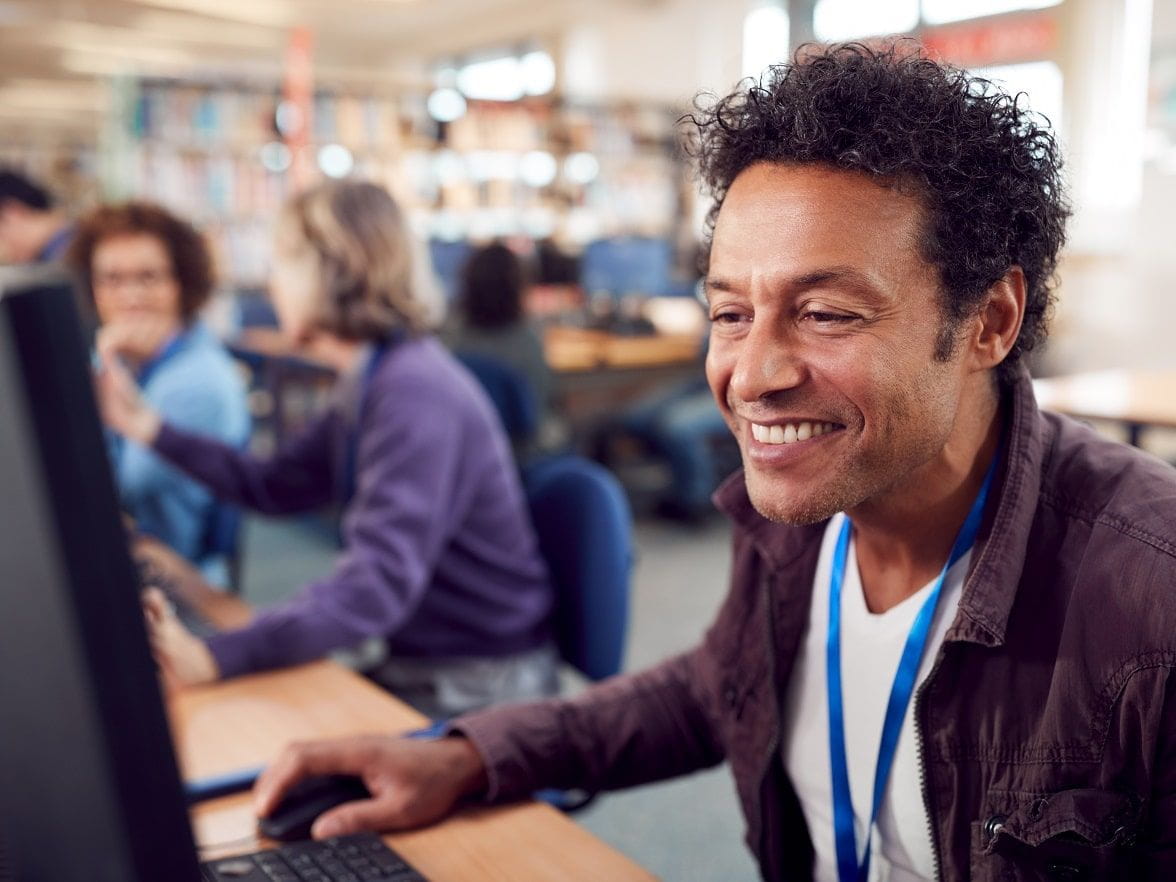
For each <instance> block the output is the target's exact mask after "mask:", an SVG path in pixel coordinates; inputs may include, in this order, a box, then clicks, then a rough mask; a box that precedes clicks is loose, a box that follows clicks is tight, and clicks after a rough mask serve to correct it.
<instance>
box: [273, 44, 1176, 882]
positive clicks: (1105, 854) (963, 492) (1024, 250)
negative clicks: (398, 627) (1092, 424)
mask: <svg viewBox="0 0 1176 882" xmlns="http://www.w3.org/2000/svg"><path fill="white" fill-rule="evenodd" d="M690 119H691V120H692V121H693V122H694V123H695V124H696V125H697V126H698V141H697V142H696V144H697V148H698V149H697V151H696V155H697V156H699V157H700V160H701V166H702V178H703V180H704V182H705V183H706V185H707V189H708V191H709V192H710V194H712V195H713V196H714V197H715V200H716V201H715V206H714V210H713V212H712V215H711V222H712V227H711V261H710V264H709V268H708V275H707V280H706V294H707V301H708V307H709V315H710V318H711V322H712V329H711V345H710V352H709V355H708V357H707V377H708V380H709V381H710V385H711V390H712V392H713V394H714V397H715V400H716V402H717V404H718V406H719V408H720V409H721V410H722V412H723V414H724V416H725V417H726V418H727V420H728V423H729V425H730V426H731V429H732V431H733V433H734V434H735V435H736V438H737V440H738V442H739V446H740V451H741V454H742V457H743V464H744V471H743V473H742V474H737V475H735V476H733V478H732V479H731V480H730V481H728V482H727V483H726V484H724V486H723V487H721V488H720V489H719V491H718V495H717V500H718V502H719V504H720V507H721V508H722V509H723V510H724V511H725V512H726V513H727V515H728V516H729V517H730V518H731V520H732V521H733V522H734V533H733V552H734V553H733V560H732V568H731V580H730V590H729V593H728V595H727V597H726V599H725V600H724V602H723V605H722V608H721V609H720V611H719V613H718V616H717V618H716V620H715V623H714V625H713V626H712V627H711V628H710V630H709V631H708V633H707V634H706V636H705V638H704V639H703V641H702V642H701V643H700V645H699V646H698V647H696V648H695V649H693V650H691V651H689V652H686V653H684V654H682V655H679V656H677V657H675V658H672V659H669V660H667V661H665V662H663V663H661V664H660V665H658V666H656V667H654V668H652V669H650V670H647V671H643V672H640V673H634V674H627V675H624V676H621V677H617V678H615V679H613V680H610V681H606V682H604V683H602V684H599V685H597V686H594V687H592V688H591V689H589V690H588V691H586V692H584V693H582V694H581V695H578V696H576V697H574V698H572V699H570V700H565V701H549V702H542V703H538V704H527V705H522V706H515V707H508V708H494V709H490V710H487V711H483V712H480V713H478V714H473V715H470V716H468V717H464V718H461V719H459V720H456V721H454V723H453V724H452V726H451V727H450V737H443V738H438V739H435V740H433V741H428V742H424V741H417V740H411V739H405V738H383V739H380V738H378V737H368V738H360V739H350V740H342V741H334V742H319V743H314V744H308V745H303V746H300V747H296V748H292V749H290V750H288V751H287V752H286V753H284V754H283V755H282V756H281V757H280V758H279V759H278V760H277V761H276V762H275V763H274V764H273V766H272V767H271V768H270V769H269V770H268V771H267V772H266V773H265V774H264V775H263V777H262V778H261V779H260V780H259V782H258V785H257V793H256V797H255V798H256V808H257V809H258V811H259V813H261V814H265V813H267V812H268V810H269V809H270V808H272V807H273V805H274V804H275V801H276V799H277V798H278V797H279V796H280V795H281V794H282V793H283V792H284V791H286V790H287V789H288V788H289V786H290V785H291V784H292V783H293V782H294V781H296V780H298V779H300V778H302V777H304V776H306V775H311V774H313V775H323V774H331V773H335V774H350V775H360V776H362V777H363V779H364V780H365V782H367V784H368V787H369V790H370V791H371V792H372V793H373V796H374V798H373V799H370V800H362V801H354V802H351V803H349V804H346V805H342V806H339V807H338V808H336V809H334V810H332V811H331V813H330V814H327V815H323V816H321V817H320V818H319V819H318V821H316V826H315V827H314V829H313V833H314V835H316V836H332V835H341V834H344V833H347V832H350V831H353V830H358V829H379V830H384V829H392V828H405V827H414V826H420V825H422V824H425V823H428V822H431V821H433V820H436V819H438V818H440V817H442V816H444V815H445V814H447V813H448V812H449V811H451V810H452V809H453V808H454V807H455V805H457V804H458V803H459V802H460V801H462V800H475V801H477V800H481V801H484V802H485V801H491V802H493V801H506V800H510V799H522V798H526V797H528V796H529V795H530V794H531V793H533V792H534V791H535V790H537V789H539V788H544V787H563V788H568V787H575V788H583V789H585V790H588V791H590V792H594V791H599V790H608V789H615V788H620V787H627V786H635V785H639V784H645V783H648V782H652V781H658V780H664V779H667V778H670V777H673V776H676V775H685V774H688V773H691V772H694V771H697V770H699V769H702V768H705V767H710V766H715V765H717V764H719V763H720V762H723V761H726V762H727V764H728V765H729V768H730V771H731V774H732V776H733V778H734V781H735V785H736V790H737V792H738V796H739V801H740V805H741V808H742V810H743V813H744V817H745V819H746V841H747V844H748V846H749V847H750V848H751V849H752V851H753V852H754V854H755V857H756V859H757V860H758V862H759V868H760V873H761V875H762V878H764V879H765V880H786V879H787V880H800V879H816V880H820V882H833V880H837V879H840V880H842V882H849V880H853V882H858V880H864V879H875V880H876V879H885V880H892V882H897V880H903V882H915V880H945V882H959V880H967V879H971V880H974V882H995V880H1014V879H1015V880H1030V879H1032V880H1045V879H1083V880H1088V882H1094V880H1108V882H1109V880H1133V882H1134V880H1140V882H1142V880H1155V882H1159V880H1171V879H1174V878H1176V543H1174V542H1173V525H1174V524H1176V472H1173V470H1172V469H1171V467H1170V466H1168V465H1167V464H1166V463H1163V462H1161V461H1159V460H1157V459H1155V458H1153V457H1150V456H1147V455H1146V454H1143V453H1141V452H1139V451H1138V450H1135V449H1133V448H1129V447H1126V446H1123V445H1120V444H1115V443H1113V442H1110V441H1108V440H1106V439H1103V438H1101V437H1099V436H1098V435H1096V434H1095V433H1094V432H1093V431H1091V430H1090V429H1089V428H1087V427H1085V426H1082V425H1080V424H1079V423H1077V422H1075V421H1074V420H1071V419H1068V418H1066V417H1062V416H1059V415H1057V414H1052V413H1046V412H1042V411H1039V410H1038V408H1037V404H1036V402H1035V400H1034V396H1033V387H1032V383H1031V382H1030V379H1029V376H1028V372H1027V371H1026V369H1025V365H1024V363H1023V357H1024V355H1025V354H1026V353H1028V352H1029V351H1030V350H1032V349H1033V348H1034V346H1035V345H1036V344H1037V343H1039V342H1040V341H1041V340H1042V339H1043V338H1044V337H1045V333H1046V316H1047V314H1048V309H1047V307H1048V305H1049V303H1050V301H1051V299H1052V277H1053V271H1054V268H1055V266H1056V261H1057V257H1058V252H1059V250H1060V248H1061V245H1062V242H1063V240H1064V237H1065V222H1066V218H1067V216H1068V214H1069V211H1068V206H1067V203H1066V199H1065V195H1064V189H1063V186H1062V177H1061V174H1060V164H1061V157H1060V151H1059V149H1058V146H1057V144H1056V142H1055V141H1054V139H1053V136H1052V134H1051V133H1050V131H1049V129H1048V126H1047V125H1046V124H1045V122H1044V121H1043V119H1042V118H1041V117H1038V116H1035V115H1034V114H1033V113H1032V112H1031V111H1030V110H1029V109H1028V108H1027V107H1026V105H1025V103H1024V102H1023V101H1019V100H1018V99H1017V98H1016V97H1014V96H1010V95H1007V94H1004V93H1002V92H1000V91H999V90H998V89H997V88H996V87H994V86H993V84H992V83H989V82H986V81H983V80H978V79H976V78H974V77H973V76H971V75H969V74H967V73H966V72H964V71H960V70H958V69H955V68H950V67H947V66H944V65H941V64H939V63H937V62H936V61H934V60H933V59H931V58H929V57H927V56H926V55H924V54H923V53H922V52H921V51H920V50H919V49H918V48H917V47H916V45H915V44H913V43H911V42H907V41H903V42H899V43H897V44H896V45H890V46H887V45H882V46H875V45H872V44H871V45H866V44H861V43H850V44H844V45H833V46H828V47H826V46H813V45H808V46H804V47H802V48H801V49H800V51H799V52H798V53H797V55H796V56H795V59H794V61H793V62H792V63H790V64H781V65H775V66H773V67H771V68H770V69H769V70H768V71H767V72H766V73H765V74H764V77H763V79H762V80H760V81H758V82H756V81H753V82H751V83H750V84H748V83H747V81H745V83H744V85H742V86H741V87H740V88H739V89H738V90H737V91H736V92H734V93H733V94H731V95H728V96H727V97H726V98H723V99H719V100H718V101H717V102H715V103H714V104H711V105H708V106H706V107H704V108H703V109H700V110H696V111H695V114H694V115H693V116H692V117H690ZM814 427H817V429H818V430H817V431H814Z"/></svg>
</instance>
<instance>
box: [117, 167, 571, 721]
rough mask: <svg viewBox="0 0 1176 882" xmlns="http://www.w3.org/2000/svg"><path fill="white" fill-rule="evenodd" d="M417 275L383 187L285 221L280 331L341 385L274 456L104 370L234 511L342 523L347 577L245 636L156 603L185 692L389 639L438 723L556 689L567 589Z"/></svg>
mask: <svg viewBox="0 0 1176 882" xmlns="http://www.w3.org/2000/svg"><path fill="white" fill-rule="evenodd" d="M413 264H414V255H413V249H412V247H411V245H410V235H409V232H408V229H407V224H406V222H405V218H404V216H403V214H402V213H401V211H400V209H399V207H398V206H397V204H396V203H395V202H394V201H393V199H392V198H391V197H390V196H389V195H388V193H387V192H386V191H385V190H383V189H381V188H380V187H377V186H375V185H373V184H367V183H359V182H327V183H323V184H320V185H318V186H316V187H314V188H312V189H310V190H307V191H306V192H304V193H302V194H300V195H298V196H296V197H295V198H294V199H293V200H292V201H291V202H290V203H289V204H288V205H287V206H286V208H285V209H284V211H283V213H282V216H281V218H280V220H279V223H278V229H277V234H276V242H275V250H274V261H273V272H272V278H271V295H272V297H273V302H274V306H275V309H276V312H277V315H278V320H279V323H280V324H281V327H282V330H283V331H284V332H285V333H286V334H287V335H288V336H289V338H290V339H291V340H292V341H293V343H294V344H295V345H296V346H297V347H298V348H300V349H301V350H302V351H304V352H306V353H307V354H308V355H311V356H313V357H315V358H317V359H319V360H322V361H326V362H328V363H330V364H332V365H334V366H335V367H336V368H337V369H338V373H339V377H340V379H339V381H338V386H337V388H336V390H335V394H334V395H333V397H332V400H331V403H330V405H329V406H328V407H327V409H326V410H325V411H324V412H323V413H322V414H321V415H319V416H318V418H317V419H315V420H314V421H313V422H312V423H311V424H310V425H309V426H308V427H307V428H306V429H305V431H303V432H302V433H301V434H300V435H298V436H296V437H294V438H292V439H290V440H289V441H288V442H287V443H285V444H284V445H283V446H282V447H281V448H280V449H279V450H278V451H277V452H276V454H275V455H274V456H273V457H271V458H269V459H258V458H255V457H253V456H250V455H248V454H243V453H241V452H238V451H236V450H234V449H233V448H231V447H229V446H227V445H225V444H221V443H218V442H216V441H214V440H211V439H209V438H205V437H200V436H197V435H194V434H191V433H188V432H184V431H182V430H181V429H179V428H177V427H175V426H173V425H170V424H169V423H168V422H166V421H164V420H162V419H161V418H160V417H159V416H158V415H157V414H156V413H155V411H154V410H153V409H152V408H151V407H150V406H149V405H148V404H147V403H146V402H145V401H144V399H143V398H142V397H141V396H140V395H139V393H138V390H137V389H136V388H135V386H134V382H133V380H132V379H131V378H130V376H129V375H127V373H126V372H125V370H123V369H121V367H120V365H119V364H118V362H117V361H116V360H114V359H109V358H104V360H103V366H102V371H101V373H100V377H99V389H100V397H101V403H102V409H103V414H104V418H105V419H106V421H107V423H108V424H109V425H110V426H111V428H113V429H114V430H115V431H117V432H119V433H121V434H122V435H124V436H125V437H127V438H130V439H132V440H134V441H137V442H139V443H141V444H144V445H147V446H149V447H151V448H152V449H153V450H154V451H155V452H156V453H158V454H160V455H161V456H163V457H164V458H166V459H167V460H169V461H170V462H172V463H174V464H175V465H176V466H178V467H179V468H181V469H183V470H184V471H185V472H187V473H188V474H190V475H192V476H193V477H195V478H197V479H199V480H200V481H203V482H204V483H205V484H206V485H208V486H209V487H210V488H211V489H212V491H213V492H214V493H216V494H217V495H218V496H220V497H221V498H223V499H226V500H229V501H232V502H235V503H237V504H240V505H243V506H247V507H249V508H253V509H255V510H257V511H260V512H263V513H265V514H270V515H280V514H292V513H295V512H302V511H307V510H310V509H315V508H319V507H321V506H324V505H327V504H329V503H332V502H335V503H340V504H341V505H342V507H343V517H342V533H343V546H344V547H343V551H342V552H341V554H340V555H339V557H338V559H337V561H336V563H335V566H334V568H333V570H332V571H331V572H330V574H329V575H327V576H326V577H325V578H323V579H320V580H317V581H313V582H311V583H310V584H308V585H306V586H304V587H303V589H302V590H301V591H300V592H299V593H298V594H297V595H296V596H295V597H294V598H293V599H291V600H289V601H287V602H286V603H283V604H281V605H279V606H276V607H274V608H272V609H268V610H264V611H262V612H260V613H259V614H258V615H257V616H256V617H255V618H254V620H253V621H252V622H251V623H250V624H249V625H247V626H246V627H244V628H241V629H238V630H234V631H228V632H223V633H220V634H216V635H213V636H212V637H210V638H208V639H207V640H201V639H198V638H197V637H195V636H194V635H192V634H191V633H189V632H187V631H186V630H185V629H184V628H183V626H182V625H181V624H180V623H179V622H178V621H177V620H176V619H175V618H174V617H173V616H170V615H169V614H168V613H167V610H166V609H165V608H163V607H162V605H157V606H156V607H155V608H152V607H151V606H149V609H148V613H149V615H148V619H149V622H150V624H151V627H152V629H153V637H154V642H155V646H156V651H157V654H158V656H159V659H160V662H161V664H162V665H163V667H164V669H165V671H167V672H168V673H169V674H170V675H171V676H172V678H173V679H175V680H177V681H179V682H180V683H184V684H196V683H203V682H209V681H211V680H216V679H219V678H226V677H232V676H236V675H238V674H244V673H248V672H252V671H258V670H263V669H268V668H277V667H282V666H286V665H293V664H297V663H300V662H304V661H308V660H310V659H314V658H318V657H321V656H323V655H324V654H326V653H328V652H330V651H332V650H335V649H341V648H346V647H350V646H353V645H355V644H357V643H359V642H361V641H363V640H365V639H367V638H371V637H379V638H383V639H385V640H386V642H387V646H388V659H387V660H386V661H385V662H384V664H383V665H382V666H381V667H380V668H379V669H378V670H376V671H374V672H373V676H374V677H375V678H376V679H377V680H378V681H380V682H381V683H383V684H384V685H385V686H387V687H388V688H390V689H392V690H393V691H394V692H395V693H396V694H398V695H400V696H401V697H402V698H404V699H405V700H407V701H409V702H410V703H412V704H414V705H416V706H417V707H418V708H420V709H421V710H423V711H424V712H426V713H428V714H431V715H437V716H439V715H449V714H454V713H459V712H462V711H464V710H467V709H470V708H472V707H477V706H481V705H486V704H491V703H494V702H498V701H503V700H507V699H518V698H526V697H535V696H540V695H544V694H548V693H550V692H553V691H554V690H555V687H556V678H555V665H556V655H555V651H554V649H553V647H552V643H551V639H550V634H549V630H548V620H549V617H550V616H549V613H550V610H551V604H552V593H551V588H550V585H549V582H548V577H547V573H546V570H545V567H544V564H543V561H542V559H541V557H540V554H539V550H538V545H537V542H536V539H535V535H534V532H533V530H532V527H531V524H530V520H529V517H528V514H527V508H526V501H525V498H524V495H523V491H522V487H521V485H520V483H519V479H518V475H517V472H516V470H515V467H514V464H513V461H512V458H511V451H510V444H509V442H508V440H507V438H506V437H505V435H504V433H503V430H502V428H501V427H500V425H499V422H498V418H497V416H496V414H495V412H494V410H493V407H492V405H491V404H490V402H489V401H488V400H487V398H486V396H485V395H484V394H483V392H482V390H481V388H480V387H479V386H478V385H477V383H476V381H474V380H473V379H472V378H471V377H470V375H469V374H468V373H466V372H465V371H464V370H463V369H462V368H461V367H460V366H459V365H458V364H457V362H455V361H454V359H453V358H452V357H451V356H450V355H449V354H448V353H447V352H446V350H445V349H444V347H442V346H441V345H440V344H439V343H438V342H437V341H436V340H434V338H433V337H432V336H431V335H430V334H429V333H428V331H427V329H426V325H427V317H426V312H427V310H426V307H425V305H424V303H423V302H422V300H421V298H420V297H419V296H418V287H419V286H418V285H416V284H415V283H414V279H415V278H419V276H420V274H419V273H416V272H415V270H414V266H413Z"/></svg>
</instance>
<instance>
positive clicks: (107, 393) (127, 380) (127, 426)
mask: <svg viewBox="0 0 1176 882" xmlns="http://www.w3.org/2000/svg"><path fill="white" fill-rule="evenodd" d="M98 357H99V359H100V361H101V363H100V365H99V368H98V374H97V376H96V377H95V391H96V392H97V395H98V409H99V410H100V411H101V412H102V420H103V422H105V423H106V425H107V426H109V427H110V428H111V429H113V430H114V431H116V432H118V433H119V434H120V435H122V436H123V437H124V438H129V439H130V440H132V441H138V442H139V443H140V444H143V445H145V446H148V447H150V446H151V445H152V444H153V443H155V436H156V435H158V434H159V428H160V426H161V425H162V424H163V421H162V419H160V416H159V414H158V413H156V412H155V411H154V410H153V409H152V408H151V406H150V405H149V404H148V403H147V401H146V400H145V399H144V398H143V395H142V393H141V392H140V391H139V386H138V385H137V384H136V383H135V379H134V377H132V376H131V374H130V372H129V371H128V370H127V369H126V367H124V366H123V364H122V362H121V361H119V359H118V356H117V354H116V353H115V352H114V351H113V350H104V349H103V347H102V342H101V341H99V343H98Z"/></svg>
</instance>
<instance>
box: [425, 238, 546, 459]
mask: <svg viewBox="0 0 1176 882" xmlns="http://www.w3.org/2000/svg"><path fill="white" fill-rule="evenodd" d="M525 288H526V280H525V278H524V270H523V264H522V261H520V260H519V258H518V256H517V255H516V254H515V253H514V252H513V251H511V250H510V249H509V248H507V247H506V246H505V245H502V244H499V243H494V244H491V245H486V246H485V247H482V248H479V249H478V250H477V251H475V252H474V253H473V254H471V255H470V257H469V259H468V260H467V261H466V263H465V265H464V266H463V267H462V271H461V281H460V290H459V292H458V296H457V309H456V310H455V311H454V313H453V314H452V316H451V320H450V326H449V327H448V328H447V329H446V332H445V340H446V343H447V344H448V345H449V347H450V349H452V350H453V351H454V352H455V353H457V354H458V355H463V354H472V355H479V356H484V357H487V358H491V359H493V360H495V361H497V362H501V363H502V364H504V365H506V366H507V367H509V368H512V369H513V370H514V371H515V373H516V374H517V375H518V376H520V377H522V378H523V379H524V380H525V381H526V382H527V384H528V385H529V386H530V389H531V392H532V393H533V394H534V399H535V403H536V405H537V406H538V408H539V420H538V425H539V434H540V435H542V434H543V428H544V426H545V425H546V426H550V424H551V419H552V418H551V413H550V411H551V407H550V404H551V396H552V378H551V368H550V367H549V366H548V364H547V359H546V357H545V355H544V353H543V338H542V337H541V336H540V334H539V332H538V330H537V329H536V328H535V326H534V325H533V324H532V323H531V322H530V321H528V320H527V317H526V315H525V313H524V309H523V293H524V290H525ZM515 443H516V447H517V450H516V452H517V454H518V455H519V457H520V458H523V459H525V458H526V457H527V456H529V455H530V454H532V453H534V452H535V450H536V448H537V446H538V445H539V439H537V438H518V439H515Z"/></svg>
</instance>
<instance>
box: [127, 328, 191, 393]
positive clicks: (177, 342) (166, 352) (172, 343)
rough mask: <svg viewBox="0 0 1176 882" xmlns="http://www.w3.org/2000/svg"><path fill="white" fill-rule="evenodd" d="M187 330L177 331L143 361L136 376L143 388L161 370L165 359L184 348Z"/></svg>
mask: <svg viewBox="0 0 1176 882" xmlns="http://www.w3.org/2000/svg"><path fill="white" fill-rule="evenodd" d="M187 337H188V332H187V331H177V332H176V333H174V334H172V335H171V336H170V337H168V338H167V340H166V341H164V344H163V345H162V346H160V347H159V349H157V350H156V351H155V354H154V355H153V356H151V357H150V358H149V359H147V361H145V362H143V364H142V366H141V367H140V368H139V371H138V373H137V375H136V377H135V379H136V380H138V382H139V386H140V387H141V388H145V387H146V386H147V381H148V380H150V379H151V377H152V375H154V373H155V372H156V371H157V370H159V368H160V366H161V365H163V363H164V362H165V361H167V360H168V359H169V358H171V357H172V356H173V355H175V354H176V353H177V352H179V351H180V349H182V348H183V346H184V342H185V341H186V340H187Z"/></svg>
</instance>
